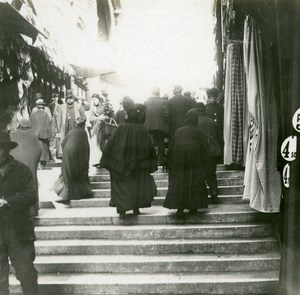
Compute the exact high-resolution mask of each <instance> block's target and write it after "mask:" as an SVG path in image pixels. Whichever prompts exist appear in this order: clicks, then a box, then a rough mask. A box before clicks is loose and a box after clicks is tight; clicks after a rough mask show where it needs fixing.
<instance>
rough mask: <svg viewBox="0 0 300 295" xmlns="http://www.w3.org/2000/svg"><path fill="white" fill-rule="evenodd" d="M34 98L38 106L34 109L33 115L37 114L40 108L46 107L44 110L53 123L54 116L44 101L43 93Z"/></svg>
mask: <svg viewBox="0 0 300 295" xmlns="http://www.w3.org/2000/svg"><path fill="white" fill-rule="evenodd" d="M34 97H35V104H36V106H35V107H34V108H33V109H32V112H31V113H32V114H33V113H34V112H36V111H37V110H38V109H39V106H43V107H44V109H43V110H44V112H45V113H46V114H47V115H48V117H49V119H50V121H51V120H52V114H51V111H50V109H49V108H48V107H47V105H46V103H45V101H44V99H43V96H42V94H41V93H36V94H35V96H34Z"/></svg>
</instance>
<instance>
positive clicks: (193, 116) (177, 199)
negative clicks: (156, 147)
mask: <svg viewBox="0 0 300 295" xmlns="http://www.w3.org/2000/svg"><path fill="white" fill-rule="evenodd" d="M198 116H199V115H198V113H197V112H196V111H189V112H188V113H187V117H186V120H185V123H184V126H183V127H180V128H179V129H178V130H177V131H176V132H175V134H174V137H173V138H172V140H171V142H170V145H169V148H168V152H167V156H166V162H167V169H168V170H169V184H168V192H167V195H166V199H165V201H164V205H163V206H164V207H166V208H169V209H200V208H206V207H207V206H208V198H207V196H208V193H207V188H206V184H205V173H206V172H205V158H206V155H207V143H206V137H205V136H204V134H203V133H202V132H201V131H200V130H199V128H198V127H197V123H198Z"/></svg>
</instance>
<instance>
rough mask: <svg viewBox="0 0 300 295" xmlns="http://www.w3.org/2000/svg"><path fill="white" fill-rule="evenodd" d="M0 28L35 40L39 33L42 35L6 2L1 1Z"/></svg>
mask: <svg viewBox="0 0 300 295" xmlns="http://www.w3.org/2000/svg"><path fill="white" fill-rule="evenodd" d="M0 26H1V27H2V28H4V29H5V30H8V31H11V32H15V33H20V34H23V35H26V36H28V37H30V38H32V39H33V40H35V39H36V36H37V35H38V34H39V33H40V34H42V33H41V32H40V31H39V30H38V29H37V28H36V27H35V26H33V25H32V24H31V23H30V22H28V21H27V20H26V19H25V18H24V17H23V16H22V15H21V14H20V13H19V12H18V11H17V10H16V9H14V8H13V7H12V6H11V5H10V4H9V3H7V2H6V1H0ZM42 35H43V34H42ZM43 36H44V37H46V36H45V35H43Z"/></svg>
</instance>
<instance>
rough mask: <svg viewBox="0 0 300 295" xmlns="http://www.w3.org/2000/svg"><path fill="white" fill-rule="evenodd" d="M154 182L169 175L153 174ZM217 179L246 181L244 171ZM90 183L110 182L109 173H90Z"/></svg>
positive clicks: (223, 173) (222, 173)
mask: <svg viewBox="0 0 300 295" xmlns="http://www.w3.org/2000/svg"><path fill="white" fill-rule="evenodd" d="M152 176H153V178H154V180H167V179H168V174H167V173H158V172H156V173H153V174H152ZM217 178H218V180H220V179H222V178H227V179H231V178H240V179H244V171H230V170H229V171H217ZM90 181H91V182H101V181H110V176H109V174H108V173H106V174H94V173H90Z"/></svg>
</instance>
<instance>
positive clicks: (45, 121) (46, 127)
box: [30, 101, 52, 169]
mask: <svg viewBox="0 0 300 295" xmlns="http://www.w3.org/2000/svg"><path fill="white" fill-rule="evenodd" d="M30 123H31V126H32V129H33V131H34V133H35V135H36V136H37V137H38V139H39V143H40V147H41V149H42V155H41V158H40V163H41V169H44V168H45V166H46V165H47V162H48V161H50V160H51V159H52V156H51V153H50V149H49V145H50V140H51V137H52V130H51V120H50V119H49V116H48V115H47V113H46V112H45V103H44V102H43V101H37V111H35V112H34V113H32V114H31V116H30Z"/></svg>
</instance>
